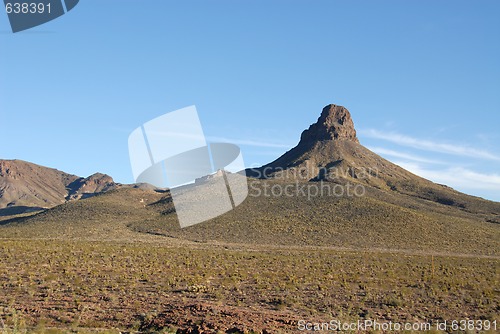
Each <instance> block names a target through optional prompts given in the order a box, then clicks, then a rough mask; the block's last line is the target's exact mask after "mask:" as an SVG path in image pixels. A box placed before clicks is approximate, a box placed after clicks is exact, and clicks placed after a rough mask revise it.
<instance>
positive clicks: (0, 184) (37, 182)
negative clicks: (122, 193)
mask: <svg viewBox="0 0 500 334" xmlns="http://www.w3.org/2000/svg"><path fill="white" fill-rule="evenodd" d="M117 186H118V185H117V184H116V183H115V182H114V181H113V179H112V178H111V177H110V176H108V175H105V174H101V173H96V174H93V175H91V176H89V177H87V178H83V177H78V176H76V175H72V174H68V173H65V172H62V171H59V170H57V169H53V168H47V167H43V166H39V165H36V164H33V163H29V162H26V161H22V160H0V216H7V215H12V214H20V213H25V212H32V211H39V210H42V209H46V208H51V207H54V206H57V205H60V204H63V203H66V202H67V201H70V200H76V199H80V198H86V197H89V196H93V195H94V194H96V193H101V192H105V191H108V190H111V189H115V188H116V187H117Z"/></svg>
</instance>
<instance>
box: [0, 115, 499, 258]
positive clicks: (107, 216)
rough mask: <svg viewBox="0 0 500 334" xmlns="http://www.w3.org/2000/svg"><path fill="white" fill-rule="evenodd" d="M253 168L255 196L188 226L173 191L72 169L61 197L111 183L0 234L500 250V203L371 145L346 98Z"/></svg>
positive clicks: (5, 224) (5, 225)
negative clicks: (432, 177) (406, 165)
mask: <svg viewBox="0 0 500 334" xmlns="http://www.w3.org/2000/svg"><path fill="white" fill-rule="evenodd" d="M247 175H248V176H249V177H248V179H247V181H248V185H249V195H248V197H247V199H246V200H245V201H244V202H243V203H242V204H241V205H239V206H237V207H236V208H235V209H234V210H232V211H229V212H227V213H226V214H223V215H221V216H219V217H216V218H214V219H211V220H209V221H206V222H203V223H201V224H197V225H194V226H191V227H188V228H183V229H181V228H180V226H179V222H178V220H177V215H176V212H175V207H174V204H173V200H172V197H171V196H170V193H169V191H159V190H158V189H149V188H148V187H145V186H136V187H117V188H116V189H114V190H109V187H108V186H106V185H105V184H106V182H104V184H103V183H101V184H99V183H98V182H96V181H91V180H89V181H88V182H87V181H84V180H82V179H80V181H77V180H78V179H75V177H70V178H69V180H67V181H65V182H66V185H67V186H66V187H67V188H65V189H66V192H65V193H63V194H62V195H64V196H62V197H60V201H65V200H66V197H67V196H68V195H70V194H80V193H81V192H80V193H79V192H78V191H74V190H73V192H72V191H71V187H70V185H71V184H73V185H77V186H76V187H75V188H76V189H83V188H85V187H87V188H88V189H90V190H95V191H105V190H109V191H105V192H101V193H99V194H100V195H99V196H93V197H92V198H89V199H85V200H79V201H70V202H68V203H65V204H64V205H59V206H57V207H55V208H53V209H50V210H46V211H44V212H42V213H39V214H35V215H31V216H28V217H18V218H10V219H4V220H3V221H0V235H2V236H3V237H7V238H11V237H12V238H14V237H23V238H50V239H57V238H62V239H65V240H67V239H76V240H82V239H85V240H103V239H105V240H130V241H137V240H152V239H154V240H156V241H161V242H166V243H171V242H174V240H175V241H176V242H181V243H182V242H193V241H194V242H197V243H206V244H215V245H220V244H224V245H232V244H246V245H251V246H252V245H255V246H256V245H272V246H273V247H274V246H276V247H278V246H279V247H337V248H343V249H344V248H345V249H390V250H400V251H405V252H406V251H411V252H415V251H418V252H423V253H429V252H430V253H436V252H439V253H444V254H476V255H488V256H492V255H493V256H499V255H500V203H498V202H492V201H487V200H484V199H481V198H478V197H474V196H469V195H466V194H462V193H460V192H458V191H455V190H453V189H451V188H449V187H447V186H444V185H439V184H435V183H433V182H431V181H429V180H426V179H423V178H421V177H418V176H416V175H414V174H412V173H410V172H408V171H406V170H404V169H403V168H401V167H399V166H397V165H395V164H393V163H391V162H390V161H388V160H385V159H383V158H382V157H380V156H378V155H376V154H375V153H373V152H371V151H370V150H368V149H367V148H365V147H363V146H362V145H361V144H360V142H359V140H358V139H357V136H356V131H355V128H354V123H353V121H352V118H351V115H350V113H349V111H348V110H347V109H346V108H344V107H341V106H336V105H329V106H327V107H325V108H324V109H323V111H322V113H321V115H320V117H319V119H318V121H317V122H316V123H314V124H312V125H311V126H310V127H309V128H308V129H307V130H305V131H304V132H303V133H302V135H301V138H300V141H299V144H298V145H297V146H296V147H294V148H293V149H291V150H290V151H288V152H286V153H285V154H284V155H282V156H281V157H279V158H278V159H276V160H275V161H273V162H271V163H269V164H267V165H265V166H262V167H261V168H257V169H251V170H247ZM35 179H36V180H39V178H36V177H35ZM97 179H100V178H97ZM24 182H26V181H24ZM200 182H201V183H203V184H206V183H210V182H217V177H208V178H202V180H200V181H199V182H198V183H200ZM82 185H85V186H82ZM68 189H70V190H68ZM349 190H350V191H351V193H349ZM78 196H79V195H77V197H78ZM70 197H71V195H70ZM197 200H203V198H197ZM228 247H229V246H228Z"/></svg>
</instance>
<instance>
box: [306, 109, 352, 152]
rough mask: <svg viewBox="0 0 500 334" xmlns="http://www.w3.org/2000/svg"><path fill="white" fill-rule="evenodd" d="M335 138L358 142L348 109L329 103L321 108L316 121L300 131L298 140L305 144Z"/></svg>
mask: <svg viewBox="0 0 500 334" xmlns="http://www.w3.org/2000/svg"><path fill="white" fill-rule="evenodd" d="M336 139H338V140H350V141H353V142H355V143H359V140H358V138H357V137H356V130H355V129H354V123H353V121H352V118H351V114H350V113H349V110H347V109H346V108H345V107H342V106H338V105H335V104H330V105H327V106H326V107H324V108H323V111H322V112H321V116H320V117H319V118H318V121H317V122H316V123H314V124H312V125H311V126H310V127H309V129H307V130H305V131H304V132H302V136H301V138H300V141H301V144H306V143H312V142H318V141H324V140H336ZM299 145H300V144H299Z"/></svg>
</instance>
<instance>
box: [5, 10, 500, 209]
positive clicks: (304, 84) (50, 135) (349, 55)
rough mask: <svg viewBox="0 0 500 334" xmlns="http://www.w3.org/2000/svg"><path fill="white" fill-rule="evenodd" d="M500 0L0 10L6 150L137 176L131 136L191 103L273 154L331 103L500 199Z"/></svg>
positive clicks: (363, 128) (368, 137)
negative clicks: (31, 22) (24, 13)
mask: <svg viewBox="0 0 500 334" xmlns="http://www.w3.org/2000/svg"><path fill="white" fill-rule="evenodd" d="M499 16H500V2H498V1H306V0H303V1H298V0H296V1H293V0H292V1H284V0H283V1H278V0H266V1H260V0H253V1H244V0H231V1H230V0H227V1H218V0H212V1H207V0H205V1H160V0H157V1H153V0H147V1H144V0H143V1H139V0H127V1H124V0H107V1H103V0H82V1H80V4H79V5H78V6H77V7H76V8H75V9H73V10H72V11H71V12H69V13H68V14H66V15H64V16H62V17H60V18H59V19H56V20H54V21H52V22H49V23H47V24H45V25H43V26H39V27H37V28H34V29H31V30H28V31H25V32H20V33H17V34H13V33H12V32H11V31H10V26H9V23H8V19H7V15H6V14H5V13H0V50H1V51H0V133H1V136H2V144H1V146H0V158H5V159H13V158H17V159H23V160H28V161H32V162H35V163H38V164H41V165H46V166H50V167H55V168H58V169H60V170H64V171H67V172H70V173H74V174H77V175H81V176H88V175H90V174H92V173H94V172H97V171H100V172H104V173H108V174H110V175H112V176H113V177H114V178H115V180H117V181H119V182H123V183H131V182H133V178H132V172H131V168H130V163H129V158H128V148H127V139H128V135H129V134H130V133H131V131H132V130H134V129H135V128H136V127H138V126H140V125H141V124H143V123H144V122H146V121H149V120H151V119H153V118H155V117H157V116H160V115H162V114H164V113H166V112H169V111H173V110H176V109H179V108H183V107H186V106H189V105H196V107H197V109H198V112H199V115H200V118H201V121H202V124H203V126H204V131H205V135H207V136H208V137H209V138H212V139H214V140H215V139H225V140H228V141H232V142H234V143H238V144H240V146H241V148H242V151H243V155H244V159H245V163H246V165H247V166H252V165H261V164H264V163H267V162H269V161H271V160H274V159H275V158H277V157H278V156H279V155H281V154H282V153H284V152H285V151H286V150H288V149H289V148H291V147H293V146H294V145H295V144H296V143H297V142H298V140H299V137H300V133H301V131H303V130H304V129H305V128H307V127H308V126H309V125H310V124H311V123H313V122H315V121H316V119H317V117H318V116H319V114H320V112H321V109H322V107H323V106H325V105H327V104H329V103H335V104H340V105H344V106H346V107H347V108H348V109H349V110H350V111H351V114H352V116H353V119H354V122H355V125H356V128H357V130H358V135H359V138H360V141H361V143H362V144H363V145H365V146H367V147H368V148H370V149H372V150H374V151H375V152H377V153H379V154H381V155H382V156H384V157H385V158H387V159H389V160H391V161H393V162H395V163H398V164H399V165H401V166H403V167H405V168H407V169H409V170H410V171H413V172H415V173H416V174H419V175H422V176H424V177H427V178H429V179H431V180H433V181H435V182H439V183H445V184H448V185H450V186H452V187H454V188H456V189H458V190H461V191H464V192H466V193H469V194H474V195H477V196H481V197H485V198H489V199H493V200H497V201H499V200H500V170H499V169H500V168H499V167H500V145H499V144H500V132H499V130H498V128H499V125H500V64H499V62H500V61H499V60H500V43H499V40H500V38H499V37H500V36H499V35H500V20H498V17H499Z"/></svg>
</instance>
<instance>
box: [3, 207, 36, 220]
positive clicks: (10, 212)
mask: <svg viewBox="0 0 500 334" xmlns="http://www.w3.org/2000/svg"><path fill="white" fill-rule="evenodd" d="M43 210H45V208H42V207H39V206H11V207H8V208H4V209H0V217H7V216H15V215H20V214H23V213H31V212H37V211H43Z"/></svg>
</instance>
